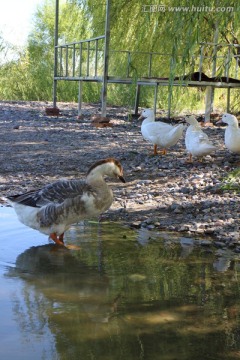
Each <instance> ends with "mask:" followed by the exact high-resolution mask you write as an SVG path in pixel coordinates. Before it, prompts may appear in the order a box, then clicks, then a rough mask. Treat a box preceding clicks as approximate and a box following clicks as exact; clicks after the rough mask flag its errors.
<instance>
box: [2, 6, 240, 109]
mask: <svg viewBox="0 0 240 360" xmlns="http://www.w3.org/2000/svg"><path fill="white" fill-rule="evenodd" d="M110 1H111V11H110V31H111V39H110V49H111V50H115V51H117V50H129V51H132V52H133V53H132V55H131V62H130V75H131V76H132V77H133V78H137V77H139V76H144V75H146V73H147V67H148V65H147V63H148V57H147V55H145V54H144V52H157V53H161V54H164V55H161V56H157V55H156V56H153V58H152V76H157V77H170V79H171V78H173V77H174V76H175V75H182V74H187V73H189V72H190V71H193V70H194V69H195V70H196V63H195V59H196V56H198V55H199V43H201V42H213V41H214V40H216V38H214V36H215V34H216V29H218V42H224V43H235V44H238V43H239V32H240V30H239V29H240V27H239V23H240V22H239V20H240V11H239V10H240V6H239V5H240V2H239V0H237V1H236V0H235V1H233V0H229V1H228V3H227V5H226V1H225V0H215V1H214V0H208V1H206V0H201V1H200V0H190V1H188V2H187V3H186V4H184V3H182V2H180V1H177V0H163V1H161V4H162V7H161V8H160V7H156V8H154V7H151V5H152V3H153V2H152V0H141V1H139V0H131V1H127V0H110ZM59 4H60V14H59V43H60V44H61V43H64V42H71V41H77V40H82V39H86V38H89V37H94V36H99V35H103V34H104V28H105V11H106V2H105V1H104V2H99V1H98V0H60V1H59ZM231 7H232V8H233V11H232V9H231ZM187 8H188V11H187ZM217 8H218V9H219V10H218V11H217ZM223 10H224V11H223ZM54 17H55V0H45V2H43V4H42V5H41V6H39V7H38V10H37V11H36V14H35V18H34V29H33V31H32V32H31V34H30V35H29V38H28V43H27V46H26V48H25V49H24V50H23V52H22V53H21V54H20V56H19V57H18V59H17V60H16V61H13V62H11V63H5V64H4V65H2V66H0V72H1V77H0V96H1V97H3V95H2V94H3V90H4V91H5V93H6V89H7V91H8V95H4V96H5V97H6V96H7V97H8V98H15V99H16V98H18V99H31V100H41V99H44V100H51V98H52V78H53V59H54ZM231 50H232V51H235V52H236V51H237V48H231ZM212 51H213V48H211V47H206V49H205V55H206V56H207V55H209V56H210V55H212ZM220 51H222V52H224V48H222V49H221V50H220ZM126 62H127V58H126V53H123V52H122V53H116V52H113V51H111V54H110V67H109V72H110V75H120V76H125V75H126ZM211 67H212V64H210V63H209V61H208V60H207V58H206V61H205V63H204V68H203V71H204V72H205V73H206V74H208V75H209V74H211V73H210V72H211ZM222 69H223V68H222V67H221V66H219V67H218V68H217V74H216V75H221V71H222ZM169 84H170V85H169V89H164V90H162V94H161V97H160V99H159V106H162V107H165V106H166V99H167V94H168V93H169V90H171V91H172V88H171V82H170V83H169ZM111 86H112V91H109V92H108V101H109V102H112V103H115V104H117V103H118V104H125V103H126V104H127V105H132V101H133V97H134V89H133V87H129V86H117V85H116V86H115V85H111ZM149 91H150V90H149V89H146V90H144V101H145V105H147V104H148V102H149V101H150V100H151V97H149V95H148V93H149ZM174 91H175V92H176V91H180V90H179V89H174ZM191 91H192V90H191ZM77 92H78V91H77V84H76V83H73V82H64V81H63V82H59V86H58V99H59V100H66V101H67V100H77ZM201 96H202V95H201V90H200V89H198V90H196V89H195V93H194V92H193V94H192V93H191V96H190V97H189V96H188V97H187V98H186V101H187V104H186V105H187V106H188V105H189V103H190V102H193V104H194V103H195V101H196V99H198V98H201ZM99 98H100V89H99V87H98V85H96V84H89V83H88V84H86V85H85V84H84V93H83V100H84V101H96V100H98V99H99ZM175 98H177V97H175ZM181 102H183V101H182V98H181ZM149 105H150V103H149Z"/></svg>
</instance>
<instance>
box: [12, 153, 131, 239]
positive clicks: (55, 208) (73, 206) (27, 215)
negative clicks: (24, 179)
mask: <svg viewBox="0 0 240 360" xmlns="http://www.w3.org/2000/svg"><path fill="white" fill-rule="evenodd" d="M105 175H106V176H110V177H115V178H118V179H119V180H121V181H122V182H125V180H124V178H123V169H122V166H121V164H120V162H119V161H117V160H115V159H113V158H108V159H104V160H100V161H98V162H96V163H95V164H94V165H92V166H91V167H90V169H89V170H88V173H87V177H86V180H85V181H83V180H59V181H56V182H54V183H52V184H49V185H46V186H45V187H43V188H42V189H40V190H37V191H30V192H27V193H25V194H22V195H14V196H9V197H8V198H7V200H8V201H9V202H10V204H11V205H12V206H13V208H14V209H15V211H16V213H17V216H18V219H19V220H20V221H21V222H22V223H23V224H24V225H26V226H29V227H31V228H33V229H36V230H39V231H40V232H42V233H44V234H47V235H49V237H50V238H51V239H52V240H53V241H54V242H55V243H56V244H59V245H63V244H64V243H63V237H64V232H65V231H66V230H67V229H68V228H69V227H70V226H71V224H74V223H76V222H78V221H80V220H82V219H87V218H91V217H95V216H98V215H100V214H101V213H103V212H104V211H106V210H107V209H108V208H109V207H110V206H111V204H112V202H113V193H112V190H111V189H110V188H109V186H108V185H107V183H106V182H105V180H104V176H105Z"/></svg>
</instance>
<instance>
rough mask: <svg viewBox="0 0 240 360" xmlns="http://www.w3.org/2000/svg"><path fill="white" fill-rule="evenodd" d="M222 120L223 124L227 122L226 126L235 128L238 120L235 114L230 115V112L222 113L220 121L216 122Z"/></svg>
mask: <svg viewBox="0 0 240 360" xmlns="http://www.w3.org/2000/svg"><path fill="white" fill-rule="evenodd" d="M221 122H224V123H225V124H228V126H232V127H235V128H238V120H237V118H236V116H234V115H232V114H228V113H226V114H223V116H222V119H221V120H220V121H218V122H217V124H219V123H221Z"/></svg>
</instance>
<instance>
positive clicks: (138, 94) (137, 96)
mask: <svg viewBox="0 0 240 360" xmlns="http://www.w3.org/2000/svg"><path fill="white" fill-rule="evenodd" d="M139 98H140V84H137V87H136V95H135V106H134V115H138V107H139Z"/></svg>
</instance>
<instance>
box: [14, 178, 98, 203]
mask: <svg viewBox="0 0 240 360" xmlns="http://www.w3.org/2000/svg"><path fill="white" fill-rule="evenodd" d="M84 192H91V193H93V190H92V188H91V186H89V185H88V184H86V183H85V182H84V181H79V180H60V181H56V182H54V183H52V184H49V185H46V186H45V187H43V188H42V189H38V190H34V191H29V192H27V193H25V194H20V195H13V196H9V197H8V200H10V201H12V202H17V203H20V204H23V205H27V206H32V207H42V206H44V205H47V204H49V203H55V204H61V203H62V202H64V201H65V200H66V199H72V198H75V197H76V196H79V195H82V194H83V193H84Z"/></svg>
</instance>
